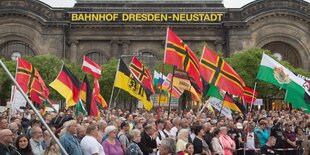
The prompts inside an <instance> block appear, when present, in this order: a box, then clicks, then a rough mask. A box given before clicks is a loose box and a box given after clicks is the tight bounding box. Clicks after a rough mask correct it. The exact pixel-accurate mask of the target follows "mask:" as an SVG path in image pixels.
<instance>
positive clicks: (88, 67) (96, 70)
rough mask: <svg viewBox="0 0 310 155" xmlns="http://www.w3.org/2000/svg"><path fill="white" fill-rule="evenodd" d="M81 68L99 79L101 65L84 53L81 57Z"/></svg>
mask: <svg viewBox="0 0 310 155" xmlns="http://www.w3.org/2000/svg"><path fill="white" fill-rule="evenodd" d="M82 70H83V71H85V72H87V73H89V74H91V75H92V76H93V77H94V78H96V79H99V78H100V76H101V67H100V66H99V65H98V64H96V63H95V62H93V61H91V60H90V59H89V58H88V57H87V56H85V55H84V57H83V64H82Z"/></svg>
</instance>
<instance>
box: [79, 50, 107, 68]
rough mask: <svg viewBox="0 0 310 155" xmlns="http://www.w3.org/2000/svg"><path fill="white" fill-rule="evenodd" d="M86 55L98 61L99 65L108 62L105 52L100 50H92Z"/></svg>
mask: <svg viewBox="0 0 310 155" xmlns="http://www.w3.org/2000/svg"><path fill="white" fill-rule="evenodd" d="M86 56H87V57H88V58H89V59H90V60H92V61H94V62H96V63H97V64H99V65H102V64H105V63H107V62H108V59H107V58H106V57H105V56H104V55H103V54H101V53H99V52H91V53H88V54H86ZM82 61H83V60H82Z"/></svg>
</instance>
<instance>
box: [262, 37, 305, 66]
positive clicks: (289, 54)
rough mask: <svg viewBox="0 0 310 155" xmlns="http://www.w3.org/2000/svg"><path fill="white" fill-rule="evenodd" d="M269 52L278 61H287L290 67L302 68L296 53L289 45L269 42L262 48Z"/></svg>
mask: <svg viewBox="0 0 310 155" xmlns="http://www.w3.org/2000/svg"><path fill="white" fill-rule="evenodd" d="M262 48H263V49H267V50H269V51H271V52H272V53H273V54H274V56H275V57H277V58H278V59H279V60H285V61H288V62H289V63H290V64H291V65H292V66H294V67H298V68H302V63H301V58H300V55H299V54H298V51H297V50H296V49H295V48H294V47H293V46H292V45H290V44H287V43H285V42H281V41H274V42H270V43H268V44H266V45H264V46H263V47H262Z"/></svg>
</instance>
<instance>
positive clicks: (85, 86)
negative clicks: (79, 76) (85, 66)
mask: <svg viewBox="0 0 310 155" xmlns="http://www.w3.org/2000/svg"><path fill="white" fill-rule="evenodd" d="M79 97H80V99H81V100H82V101H84V102H85V104H86V111H87V113H88V114H90V103H91V98H92V91H91V88H90V85H89V81H88V79H87V76H86V75H85V77H84V80H83V83H82V86H81V88H80V92H79Z"/></svg>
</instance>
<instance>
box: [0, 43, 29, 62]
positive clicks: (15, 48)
mask: <svg viewBox="0 0 310 155" xmlns="http://www.w3.org/2000/svg"><path fill="white" fill-rule="evenodd" d="M0 55H1V56H2V57H5V58H6V59H11V60H17V58H18V57H21V56H25V55H28V56H34V55H35V53H34V51H33V49H32V48H31V47H30V45H29V44H27V43H25V42H23V41H18V40H14V41H8V42H6V43H4V44H2V45H1V46H0Z"/></svg>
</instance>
